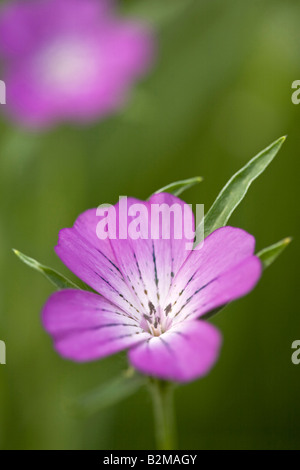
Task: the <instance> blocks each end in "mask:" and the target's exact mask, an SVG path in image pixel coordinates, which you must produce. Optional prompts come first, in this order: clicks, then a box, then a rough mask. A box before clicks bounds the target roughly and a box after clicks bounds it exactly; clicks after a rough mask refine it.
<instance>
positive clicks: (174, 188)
mask: <svg viewBox="0 0 300 470" xmlns="http://www.w3.org/2000/svg"><path fill="white" fill-rule="evenodd" d="M201 181H203V178H202V177H201V176H195V177H194V178H189V179H186V180H181V181H176V182H175V183H170V184H168V185H167V186H164V187H163V188H160V189H158V190H157V191H155V193H153V194H159V193H170V194H173V195H174V196H179V195H180V194H181V193H183V191H186V190H187V189H189V188H192V187H193V186H195V184H198V183H201ZM153 194H151V196H153ZM151 196H150V197H151Z"/></svg>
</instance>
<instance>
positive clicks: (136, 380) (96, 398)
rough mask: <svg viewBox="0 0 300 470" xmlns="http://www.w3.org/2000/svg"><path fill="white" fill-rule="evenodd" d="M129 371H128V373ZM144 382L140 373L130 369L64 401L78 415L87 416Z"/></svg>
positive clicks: (114, 401)
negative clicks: (83, 393)
mask: <svg viewBox="0 0 300 470" xmlns="http://www.w3.org/2000/svg"><path fill="white" fill-rule="evenodd" d="M128 372H129V373H128ZM145 383H146V378H145V377H144V376H142V375H137V374H134V375H133V373H132V370H131V369H130V370H129V371H127V373H125V374H123V375H121V376H120V377H117V378H114V379H113V380H111V381H110V382H107V383H105V384H101V385H100V386H99V387H97V388H96V389H94V390H92V391H90V392H88V393H86V394H85V395H82V396H81V397H79V398H75V399H73V400H71V401H70V402H68V403H66V406H67V408H68V409H69V410H70V411H71V412H72V413H74V414H76V415H79V416H87V415H91V414H93V413H97V412H98V411H101V410H103V409H104V408H107V407H109V406H112V405H115V404H116V403H118V402H119V401H121V400H124V399H125V398H126V397H128V396H130V395H132V394H133V393H135V392H136V391H137V390H138V389H139V388H140V387H141V386H142V385H144V384H145Z"/></svg>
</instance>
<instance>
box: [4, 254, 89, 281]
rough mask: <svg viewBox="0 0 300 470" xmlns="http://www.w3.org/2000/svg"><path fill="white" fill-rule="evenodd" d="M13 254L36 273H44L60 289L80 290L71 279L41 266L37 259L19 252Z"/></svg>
mask: <svg viewBox="0 0 300 470" xmlns="http://www.w3.org/2000/svg"><path fill="white" fill-rule="evenodd" d="M13 252H14V254H15V255H16V256H17V257H18V258H19V259H20V260H21V261H23V263H25V264H27V266H30V268H33V269H35V270H36V271H38V272H40V273H42V274H43V275H44V276H45V277H46V278H47V279H48V280H49V281H50V282H52V284H54V285H55V287H57V288H58V289H80V288H79V287H78V286H77V285H76V284H74V283H73V282H72V281H69V279H67V278H66V277H64V276H63V275H62V274H60V273H58V272H57V271H55V270H54V269H51V268H48V266H44V265H42V264H40V263H39V262H38V261H36V260H35V259H33V258H29V256H26V255H24V254H23V253H21V252H20V251H18V250H14V249H13Z"/></svg>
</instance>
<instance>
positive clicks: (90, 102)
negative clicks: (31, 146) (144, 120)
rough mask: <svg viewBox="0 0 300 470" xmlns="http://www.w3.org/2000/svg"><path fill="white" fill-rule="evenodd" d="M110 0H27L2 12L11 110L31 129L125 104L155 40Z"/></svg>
mask: <svg viewBox="0 0 300 470" xmlns="http://www.w3.org/2000/svg"><path fill="white" fill-rule="evenodd" d="M113 5H114V2H113V1H112V0H63V1H62V0H26V1H25V0H22V1H13V2H12V3H9V4H7V5H5V6H4V7H3V8H2V10H1V16H0V59H2V63H3V73H2V77H1V78H3V79H4V81H5V83H6V86H7V105H6V108H5V109H6V111H7V112H8V113H9V115H10V116H11V118H12V119H13V120H15V121H17V122H19V123H21V124H23V125H25V126H27V127H33V128H38V127H43V126H49V125H53V124H54V123H55V122H59V121H79V122H83V121H91V120H94V119H97V118H100V117H103V116H105V115H107V114H109V113H111V112H113V111H115V110H117V109H118V108H119V107H120V106H122V105H123V103H124V101H125V100H126V98H127V95H128V92H129V90H130V88H131V86H132V84H133V83H134V81H135V80H136V79H137V78H139V77H140V76H142V75H143V74H144V73H145V72H146V71H147V69H148V68H149V65H150V63H151V57H152V55H153V54H152V46H153V44H152V37H151V34H150V32H149V31H148V30H147V29H146V28H145V26H142V25H141V24H138V23H137V22H133V21H129V20H125V19H121V18H118V17H117V16H116V15H115V12H114V9H113Z"/></svg>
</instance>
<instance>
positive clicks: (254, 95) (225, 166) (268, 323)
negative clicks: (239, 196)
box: [0, 0, 300, 449]
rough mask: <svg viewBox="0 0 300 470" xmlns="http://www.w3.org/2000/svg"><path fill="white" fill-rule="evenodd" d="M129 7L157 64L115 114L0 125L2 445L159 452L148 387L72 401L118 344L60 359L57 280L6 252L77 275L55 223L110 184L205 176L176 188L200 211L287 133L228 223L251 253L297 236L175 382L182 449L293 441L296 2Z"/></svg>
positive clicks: (157, 1) (296, 414)
mask: <svg viewBox="0 0 300 470" xmlns="http://www.w3.org/2000/svg"><path fill="white" fill-rule="evenodd" d="M121 7H122V8H123V9H124V12H125V13H126V14H133V13H135V14H137V13H138V14H139V15H140V16H141V17H143V18H148V19H149V20H150V21H151V22H152V24H153V25H154V27H155V29H156V35H157V60H156V65H155V67H154V69H153V70H152V71H151V73H150V74H149V76H148V77H146V78H145V79H144V80H142V81H141V82H139V84H138V85H137V86H136V88H135V89H134V90H133V92H132V94H131V97H130V100H129V101H128V104H127V106H126V107H125V108H124V109H123V110H121V111H120V112H119V113H118V114H117V115H115V116H113V117H109V118H108V119H106V120H104V121H101V122H97V123H94V124H92V125H90V126H86V127H73V126H69V125H63V126H60V127H56V128H55V129H53V130H50V131H47V132H43V133H40V134H34V133H30V132H26V131H25V130H24V129H20V128H17V127H15V126H14V125H13V124H12V123H9V122H7V121H6V119H5V117H4V116H3V115H2V117H1V120H0V126H1V133H0V184H1V193H0V194H1V195H0V204H1V225H0V264H1V284H0V285H1V297H0V339H2V340H4V341H5V342H6V347H7V364H6V365H0V448H1V449H153V448H154V438H153V419H152V410H151V400H150V397H149V395H148V393H147V390H145V389H141V390H140V391H139V392H138V393H137V394H135V395H133V396H131V397H129V398H127V399H126V400H124V401H123V402H121V403H119V404H118V405H116V406H114V407H112V408H108V409H106V410H105V411H101V412H98V413H97V414H95V415H93V416H84V417H78V416H77V415H76V414H74V412H73V411H70V407H69V406H68V405H69V403H70V402H71V401H72V400H73V399H74V397H75V398H76V397H77V396H78V395H80V394H81V393H82V392H84V391H88V390H90V389H91V388H93V387H95V386H97V385H98V384H100V383H104V382H105V381H107V380H108V379H109V378H112V377H114V376H116V375H118V374H119V373H120V372H121V371H123V370H124V369H125V368H126V366H127V359H126V354H119V355H116V356H114V357H111V358H107V359H105V360H102V361H99V362H95V363H90V364H80V365H78V364H74V363H71V362H68V361H65V360H63V359H61V358H60V357H59V356H58V355H57V354H56V353H55V352H54V350H53V348H52V345H51V339H50V338H49V337H48V336H47V334H46V333H45V332H44V331H43V329H42V327H41V323H40V310H41V308H42V306H43V304H44V302H45V301H46V299H47V297H48V296H49V295H50V294H51V292H53V289H52V286H51V285H50V284H49V283H48V282H47V281H46V280H45V279H44V278H43V277H42V276H39V275H38V274H37V273H36V272H34V271H32V270H30V269H29V268H28V267H26V266H25V265H23V264H22V263H21V262H20V261H19V260H18V259H17V258H16V257H15V256H14V254H13V253H12V251H11V248H18V249H19V250H20V251H22V252H24V253H26V254H28V255H29V256H32V257H34V258H36V259H38V260H39V261H40V262H42V263H44V264H47V265H49V266H52V267H54V268H56V269H58V270H59V271H61V272H62V273H64V274H66V275H68V276H69V277H70V278H72V279H74V277H72V275H71V274H70V273H69V272H68V270H67V268H65V267H64V266H63V265H62V263H61V262H60V260H59V259H58V258H57V257H56V255H55V253H54V250H53V247H54V246H55V244H56V241H57V235H58V232H59V230H60V229H61V228H63V227H68V226H71V225H72V224H73V222H74V220H75V218H76V217H77V216H78V215H79V214H80V213H81V212H83V211H84V210H86V209H87V208H90V207H96V206H98V205H99V204H101V203H115V202H116V201H117V199H118V197H119V195H128V196H135V197H138V198H141V199H143V198H147V197H148V196H149V194H150V193H152V192H153V191H154V190H156V189H158V188H159V187H161V186H164V185H166V184H168V183H170V182H172V181H176V180H179V179H182V178H188V177H191V176H195V175H202V176H204V178H205V180H204V182H203V183H201V184H200V185H198V186H196V187H194V188H193V189H191V190H189V191H188V192H186V193H185V194H184V198H185V200H186V201H187V202H189V203H193V204H195V203H204V204H205V208H206V210H207V209H208V208H209V206H210V204H211V203H212V202H213V200H214V198H215V197H216V195H217V193H218V191H219V190H220V189H221V187H222V186H223V185H224V184H225V182H226V181H227V179H228V178H229V177H230V176H231V175H232V174H233V173H234V172H235V171H236V170H238V169H239V168H240V167H241V166H242V165H243V164H244V163H246V161H247V160H249V159H250V158H251V157H252V156H254V155H255V154H256V153H258V152H259V151H260V150H262V149H263V148H265V147H266V146H267V145H269V144H270V143H271V142H272V141H274V140H275V139H277V138H278V137H280V136H281V135H284V134H288V139H287V141H286V143H285V144H284V146H283V147H282V149H281V150H280V152H279V154H278V156H277V157H276V159H275V161H274V162H273V163H272V164H271V166H270V167H269V168H268V169H267V171H266V172H265V173H264V174H263V175H262V176H261V177H260V178H259V179H258V180H257V181H256V182H255V183H254V184H253V186H252V187H251V190H250V192H249V193H248V195H247V197H246V199H245V200H244V201H243V203H242V204H241V206H239V208H238V210H237V211H236V212H235V214H234V216H233V217H232V218H231V220H230V224H231V225H235V226H239V227H242V228H244V229H246V230H248V231H249V232H250V233H253V234H254V235H255V237H256V240H257V249H258V250H259V249H261V248H263V247H265V246H267V245H270V244H271V243H274V242H276V241H277V240H279V239H281V238H284V237H285V236H287V235H291V236H293V237H294V241H293V243H292V245H291V246H290V247H289V248H288V249H287V250H286V251H285V252H284V254H283V255H282V256H281V257H280V258H279V259H278V260H277V261H276V263H275V264H274V265H272V266H271V267H270V268H269V269H268V270H267V271H266V272H265V273H264V276H263V278H262V280H261V281H260V283H259V285H258V287H257V288H256V289H255V290H254V291H253V292H252V293H251V294H250V295H249V296H248V297H246V298H243V299H241V300H239V301H237V302H235V303H233V304H232V305H230V306H229V307H228V308H227V309H226V310H225V311H224V312H222V313H221V314H220V315H219V316H217V317H215V318H214V319H213V320H212V321H213V323H214V324H216V325H217V326H218V327H219V328H220V329H221V331H222V333H223V336H224V344H223V349H222V353H221V357H220V360H219V361H218V363H217V364H216V366H215V367H214V369H213V370H212V372H211V373H210V374H209V375H208V376H207V377H205V378H203V379H202V380H198V381H196V382H194V383H191V384H188V385H185V386H182V387H179V388H178V389H177V390H176V411H177V424H178V432H179V447H180V448H182V449H229V448H230V449H269V448H270V449H280V448H283V449H288V448H293V449H295V448H300V400H299V393H300V365H299V366H297V365H294V364H292V362H291V354H292V349H291V344H292V342H293V341H294V340H296V339H300V321H299V314H300V312H299V287H298V285H297V284H298V282H299V281H298V280H299V262H298V260H299V258H298V256H299V252H298V246H299V245H298V234H299V211H298V204H299V193H298V188H299V170H300V163H299V148H300V133H299V123H300V120H299V117H300V106H299V107H297V106H296V105H293V104H292V102H291V94H292V89H291V84H292V82H293V81H294V80H297V79H300V47H299V46H300V28H299V18H300V4H299V1H298V0H297V1H291V0H286V1H284V2H283V1H282V0H272V1H271V0H270V1H264V0H251V1H249V0H247V1H236V0H227V1H226V2H224V0H214V1H212V0H196V1H190V0H164V1H161V0H138V1H136V0H135V1H128V0H127V1H126V0H124V1H123V2H122V3H121Z"/></svg>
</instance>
